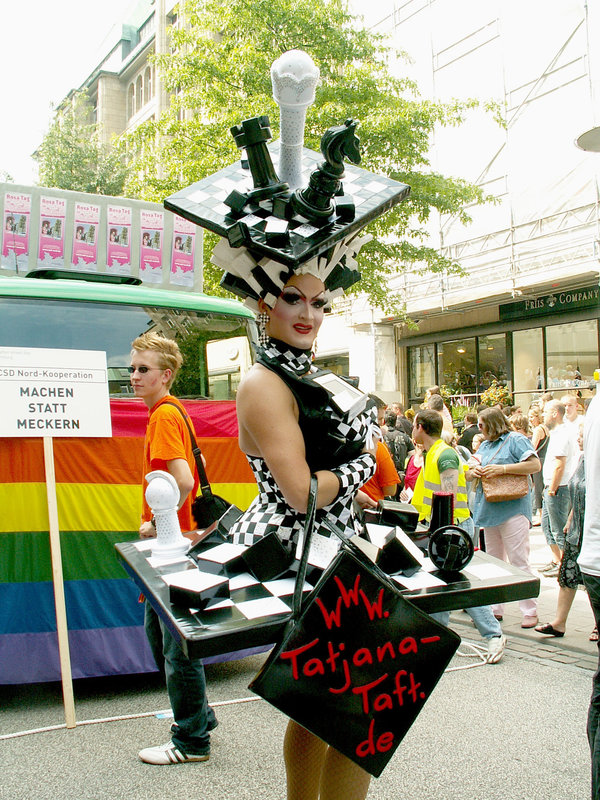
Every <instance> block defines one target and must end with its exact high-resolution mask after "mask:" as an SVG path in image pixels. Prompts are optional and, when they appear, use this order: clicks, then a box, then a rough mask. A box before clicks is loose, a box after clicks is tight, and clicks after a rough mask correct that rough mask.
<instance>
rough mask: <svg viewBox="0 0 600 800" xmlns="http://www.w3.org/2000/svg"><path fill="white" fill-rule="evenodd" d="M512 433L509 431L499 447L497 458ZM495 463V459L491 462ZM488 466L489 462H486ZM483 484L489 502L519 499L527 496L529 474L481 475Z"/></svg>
mask: <svg viewBox="0 0 600 800" xmlns="http://www.w3.org/2000/svg"><path fill="white" fill-rule="evenodd" d="M510 436H511V434H510V433H509V434H508V436H507V437H506V439H505V440H504V442H503V444H502V445H501V446H500V447H499V448H498V450H497V451H496V453H495V454H494V458H496V457H497V456H498V455H499V454H500V451H501V450H503V449H504V447H505V445H506V444H507V442H508V440H509V439H510ZM489 463H490V464H492V463H493V460H492V461H490V462H489ZM486 466H487V464H486ZM481 486H482V488H483V494H484V497H485V499H486V500H487V502H488V503H503V502H505V501H506V500H519V499H520V498H521V497H525V495H526V494H527V492H528V491H529V476H528V475H507V474H506V473H505V474H503V475H494V477H493V478H486V477H484V476H482V477H481Z"/></svg>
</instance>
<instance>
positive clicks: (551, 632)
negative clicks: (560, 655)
mask: <svg viewBox="0 0 600 800" xmlns="http://www.w3.org/2000/svg"><path fill="white" fill-rule="evenodd" d="M535 629H536V631H537V632H538V633H545V634H546V636H557V637H559V638H560V637H561V636H564V635H565V632H564V631H557V630H556V628H553V627H552V625H551V624H550V623H549V622H544V624H543V625H536V627H535Z"/></svg>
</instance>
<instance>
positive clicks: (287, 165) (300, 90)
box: [271, 50, 320, 191]
mask: <svg viewBox="0 0 600 800" xmlns="http://www.w3.org/2000/svg"><path fill="white" fill-rule="evenodd" d="M319 76H320V72H319V68H318V67H317V66H316V65H315V63H314V61H313V60H312V58H311V57H310V56H309V55H308V53H305V52H304V51H302V50H288V51H287V53H284V54H283V55H281V56H279V58H278V59H277V61H274V62H273V65H272V67H271V83H272V85H273V97H274V99H275V102H276V103H277V105H278V106H279V121H280V122H279V126H280V140H279V165H278V168H277V172H278V175H279V179H280V180H281V181H285V183H287V184H288V185H289V187H290V189H292V191H293V190H294V189H300V188H301V187H302V185H303V184H302V146H303V145H304V123H305V121H306V109H307V108H308V107H309V106H310V105H312V104H313V103H314V102H315V88H316V86H317V83H318V81H319Z"/></svg>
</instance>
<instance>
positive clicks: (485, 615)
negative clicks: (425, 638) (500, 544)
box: [431, 517, 502, 639]
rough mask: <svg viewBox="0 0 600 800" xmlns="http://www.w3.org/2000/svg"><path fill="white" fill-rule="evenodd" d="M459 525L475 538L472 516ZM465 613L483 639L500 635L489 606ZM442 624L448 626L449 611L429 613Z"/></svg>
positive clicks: (477, 607) (471, 609) (468, 609)
mask: <svg viewBox="0 0 600 800" xmlns="http://www.w3.org/2000/svg"><path fill="white" fill-rule="evenodd" d="M460 527H461V528H464V530H465V531H466V532H467V533H468V534H469V536H470V537H471V539H474V538H475V525H474V523H473V518H472V517H469V518H468V519H463V520H461V521H460ZM465 611H466V612H467V614H468V615H469V616H470V617H471V619H472V620H473V622H474V623H475V627H476V628H477V630H478V631H479V633H480V634H481V636H482V637H483V638H484V639H494V638H495V637H497V636H502V626H501V625H500V623H499V622H498V620H497V619H496V617H495V616H494V612H493V611H492V607H491V606H476V607H475V608H465ZM431 616H432V617H433V618H434V619H436V620H437V621H438V622H441V623H442V625H445V626H446V627H448V624H449V622H450V612H449V611H438V612H436V613H435V614H432V615H431Z"/></svg>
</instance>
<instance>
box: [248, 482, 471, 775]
mask: <svg viewBox="0 0 600 800" xmlns="http://www.w3.org/2000/svg"><path fill="white" fill-rule="evenodd" d="M316 485H317V482H316V479H315V478H313V479H312V480H311V491H310V496H309V503H308V508H307V513H306V520H305V526H304V542H303V549H302V556H301V559H300V565H299V567H298V574H297V580H296V585H295V592H294V598H293V610H292V615H291V617H290V619H289V621H288V622H287V624H286V625H285V627H284V629H283V632H282V633H281V635H280V638H279V641H278V644H276V645H275V647H274V648H273V650H272V651H271V653H270V655H269V657H268V659H267V661H266V662H265V664H264V665H263V667H262V669H261V670H260V672H259V673H258V674H257V675H256V677H255V678H254V680H253V681H252V683H251V684H250V686H249V688H250V689H251V690H252V691H253V692H255V693H256V694H258V695H259V696H260V697H263V698H264V699H265V700H267V701H268V702H269V703H271V704H272V705H273V706H275V708H277V709H279V710H280V711H282V712H283V713H284V714H287V716H288V717H291V719H293V720H295V722H297V723H298V724H299V725H302V726H303V727H304V728H306V729H307V730H309V731H310V732H311V733H313V734H315V735H316V736H318V737H319V738H320V739H322V740H323V741H324V742H326V743H327V744H329V745H331V746H332V747H334V748H335V749H336V750H338V751H340V752H341V753H343V754H344V755H345V756H347V757H348V758H349V759H351V760H352V761H354V762H355V763H356V764H358V765H359V766H361V767H362V768H363V769H364V770H366V771H367V772H369V773H370V774H371V775H374V776H376V777H378V776H379V775H380V774H381V773H382V771H383V769H384V767H385V765H386V764H387V763H388V761H389V760H390V758H391V757H392V755H393V753H394V751H395V749H396V747H398V745H399V744H400V742H401V740H402V739H403V737H404V736H405V734H406V732H407V731H408V729H409V728H410V726H411V725H412V723H413V722H414V720H415V719H416V717H417V715H418V714H419V712H420V710H421V708H422V707H423V705H424V703H425V701H426V700H427V698H428V697H429V695H430V694H431V692H432V691H433V688H434V687H435V685H436V683H437V682H438V680H439V679H440V677H441V676H442V674H443V672H444V669H445V668H446V666H447V665H448V663H449V661H450V659H451V658H452V656H453V655H454V653H455V651H456V649H457V648H458V645H459V643H460V637H459V636H457V634H456V633H454V632H453V631H451V630H449V629H448V628H446V627H444V626H443V625H441V624H439V623H438V622H436V621H435V620H434V619H433V618H432V617H430V616H429V615H428V614H425V613H424V612H422V611H420V610H419V609H417V608H416V607H415V606H414V605H412V603H410V602H409V601H408V600H407V599H406V598H405V597H403V596H402V594H401V593H400V591H399V589H398V587H397V586H396V585H395V584H394V583H393V581H391V579H390V578H389V577H388V576H387V575H386V574H385V573H384V572H382V570H381V569H379V568H378V567H377V566H376V565H375V564H374V563H372V562H370V561H369V560H368V559H367V558H366V556H365V555H364V554H363V553H362V551H361V550H360V549H359V548H358V547H356V546H355V545H353V543H352V542H349V541H348V540H346V539H344V538H343V537H342V536H341V534H339V532H337V531H336V530H335V527H334V526H330V525H329V524H328V523H327V521H326V520H325V519H323V520H320V521H319V524H320V525H325V526H326V527H328V528H329V530H330V532H332V533H335V534H336V535H338V536H340V538H342V540H343V543H342V546H341V549H340V551H339V552H338V554H337V555H336V556H335V558H334V559H333V561H332V562H331V564H330V565H329V566H328V567H327V569H326V570H325V571H324V573H323V575H322V576H321V578H320V580H319V582H318V583H317V585H316V586H315V588H314V590H313V591H312V592H311V593H310V594H309V595H308V596H307V597H306V598H305V599H303V594H302V586H303V584H304V576H305V573H306V565H307V559H308V552H309V549H310V538H311V533H312V529H313V527H314V521H315V508H316Z"/></svg>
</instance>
